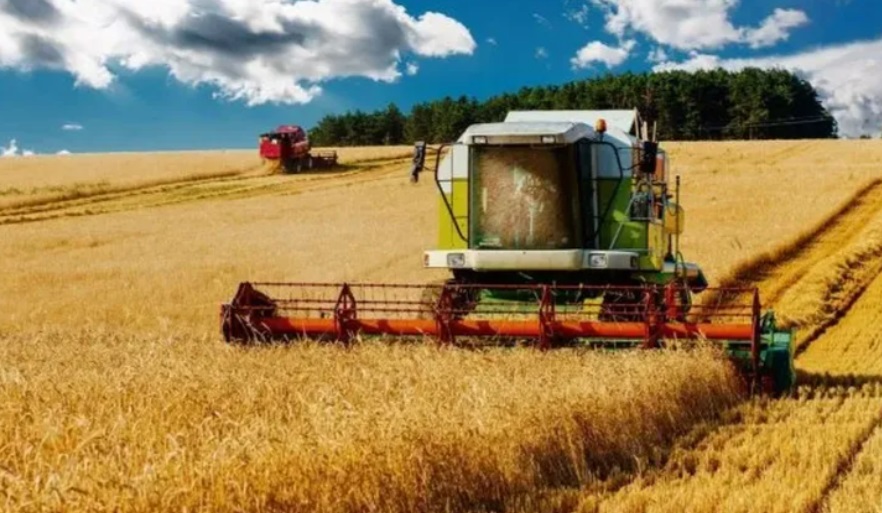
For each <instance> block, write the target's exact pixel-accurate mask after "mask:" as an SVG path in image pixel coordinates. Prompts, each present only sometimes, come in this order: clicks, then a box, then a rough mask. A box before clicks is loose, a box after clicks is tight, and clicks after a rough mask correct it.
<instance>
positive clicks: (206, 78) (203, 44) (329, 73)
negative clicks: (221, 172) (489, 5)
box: [0, 0, 476, 105]
mask: <svg viewBox="0 0 882 513" xmlns="http://www.w3.org/2000/svg"><path fill="white" fill-rule="evenodd" d="M475 46H476V44H475V41H474V39H473V38H472V35H471V33H470V32H469V30H468V29H467V28H466V27H465V26H464V25H462V24H461V23H460V22H458V21H457V20H455V19H453V18H450V17H448V16H445V15H443V14H440V13H436V12H426V13H423V14H421V15H419V16H413V15H411V14H409V13H408V12H407V11H406V10H405V9H404V7H402V6H400V5H398V4H396V3H395V2H394V0H313V1H300V2H288V1H282V0H151V1H149V2H135V1H131V0H5V1H4V2H0V68H2V67H6V68H13V69H19V70H25V71H27V70H32V69H53V70H62V71H66V72H69V73H71V74H72V75H73V76H74V77H75V79H76V83H77V85H79V86H86V87H92V88H97V89H103V88H107V87H109V86H110V85H111V84H112V83H113V81H114V79H115V71H114V70H116V69H118V68H124V69H127V70H132V71H137V70H141V69H143V68H147V67H163V68H166V69H168V71H169V73H170V75H171V76H172V77H173V78H175V79H176V80H178V81H180V82H182V83H185V84H188V85H193V86H197V85H209V86H211V87H212V88H214V90H215V91H216V95H217V96H218V97H222V98H227V99H230V100H242V101H244V102H246V103H247V104H249V105H257V104H262V103H268V102H279V103H305V102H308V101H310V100H311V99H312V98H313V97H315V96H316V95H317V94H319V93H320V92H321V84H322V82H324V81H326V80H329V79H333V78H340V77H352V76H358V77H366V78H370V79H373V80H378V81H387V82H391V81H394V80H397V79H398V78H399V77H401V75H402V74H403V73H406V71H407V70H406V65H405V64H404V62H405V60H404V59H405V56H406V55H415V56H420V57H435V58H443V57H447V56H451V55H457V54H465V55H469V54H471V53H473V52H474V49H475ZM402 67H404V70H402Z"/></svg>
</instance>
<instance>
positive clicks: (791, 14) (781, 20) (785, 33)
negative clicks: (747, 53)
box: [744, 9, 809, 48]
mask: <svg viewBox="0 0 882 513" xmlns="http://www.w3.org/2000/svg"><path fill="white" fill-rule="evenodd" d="M808 22H809V18H808V16H807V15H806V14H805V13H804V12H802V11H797V10H796V9H775V12H774V13H772V15H771V16H769V17H768V18H766V19H765V21H763V22H762V24H761V25H760V26H759V28H757V29H754V30H748V31H746V32H745V36H744V39H745V41H746V42H747V43H749V44H750V46H751V48H762V47H764V46H772V45H774V44H775V43H777V42H779V41H786V40H787V38H788V37H790V30H791V29H794V28H797V27H800V26H802V25H805V24H806V23H808Z"/></svg>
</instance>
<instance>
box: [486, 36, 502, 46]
mask: <svg viewBox="0 0 882 513" xmlns="http://www.w3.org/2000/svg"><path fill="white" fill-rule="evenodd" d="M487 44H488V45H491V46H496V45H498V44H499V43H497V42H496V38H494V37H488V38H487Z"/></svg>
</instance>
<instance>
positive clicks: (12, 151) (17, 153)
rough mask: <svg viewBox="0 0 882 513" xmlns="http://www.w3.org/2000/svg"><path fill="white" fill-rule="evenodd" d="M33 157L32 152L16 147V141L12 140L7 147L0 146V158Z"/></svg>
mask: <svg viewBox="0 0 882 513" xmlns="http://www.w3.org/2000/svg"><path fill="white" fill-rule="evenodd" d="M33 155H34V152H33V150H22V149H20V148H19V147H18V141H17V140H16V139H12V140H10V141H9V145H8V146H0V158H7V157H31V156H33Z"/></svg>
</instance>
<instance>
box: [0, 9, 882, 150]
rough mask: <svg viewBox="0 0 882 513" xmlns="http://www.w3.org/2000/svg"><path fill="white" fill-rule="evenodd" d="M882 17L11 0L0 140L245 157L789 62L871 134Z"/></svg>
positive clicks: (875, 129) (879, 83)
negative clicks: (533, 95)
mask: <svg viewBox="0 0 882 513" xmlns="http://www.w3.org/2000/svg"><path fill="white" fill-rule="evenodd" d="M427 13H434V14H427ZM880 21H882V2H878V0H801V1H797V0H771V1H760V0H741V1H737V0H676V1H671V0H667V1H666V0H515V1H507V2H495V1H489V0H485V1H473V2H465V1H462V0H317V1H316V0H308V1H306V2H301V3H299V4H295V3H292V2H286V1H285V0H153V1H152V2H149V3H147V4H146V6H145V3H144V2H142V1H140V0H138V1H135V0H76V1H75V0H0V146H6V150H5V153H7V154H12V153H17V154H20V153H21V152H23V151H25V150H27V151H32V152H36V153H56V152H58V151H61V150H68V151H71V152H75V153H80V152H102V151H130V150H139V151H140V150H173V149H203V148H250V147H252V146H253V144H254V139H255V135H256V134H258V133H259V132H261V131H263V130H266V129H267V128H270V127H272V126H275V125H278V124H280V123H298V124H302V125H304V126H307V127H308V126H311V125H312V124H314V123H315V122H316V121H317V120H318V119H319V118H321V116H323V115H325V114H329V113H342V112H345V111H347V110H350V109H363V110H371V109H375V108H381V107H384V106H385V105H386V104H388V103H389V102H395V103H397V104H398V105H399V106H401V107H402V108H404V109H408V108H409V107H410V106H411V105H413V104H414V103H416V102H420V101H425V100H431V99H435V98H438V97H441V96H444V95H453V96H458V95H462V94H465V95H470V96H475V97H478V98H486V97H488V96H491V95H493V94H496V93H501V92H506V91H512V90H516V89H518V88H520V87H522V86H525V85H538V84H556V83H563V82H567V81H571V80H577V79H584V78H589V77H592V76H596V75H598V74H604V73H607V72H614V73H617V72H622V71H628V70H633V71H643V70H650V69H653V68H657V69H672V68H682V69H698V68H706V67H716V66H723V67H726V68H729V69H738V68H740V67H743V66H747V65H757V66H762V67H776V66H782V67H786V68H790V69H794V70H796V71H797V72H799V73H801V74H803V75H804V76H805V77H806V78H807V79H809V80H810V81H812V82H813V83H814V84H815V86H816V87H817V88H818V89H819V91H820V92H821V96H822V98H823V100H824V101H825V102H826V103H827V104H828V108H829V109H830V110H831V112H833V114H834V115H835V116H836V117H837V119H838V120H839V121H840V125H841V126H842V127H843V132H844V133H845V134H846V135H859V134H860V133H873V134H877V133H879V131H880V128H882V57H879V56H880V55H882V23H880ZM13 139H15V140H16V145H15V147H10V146H9V141H11V140H13ZM0 151H3V148H0Z"/></svg>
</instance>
